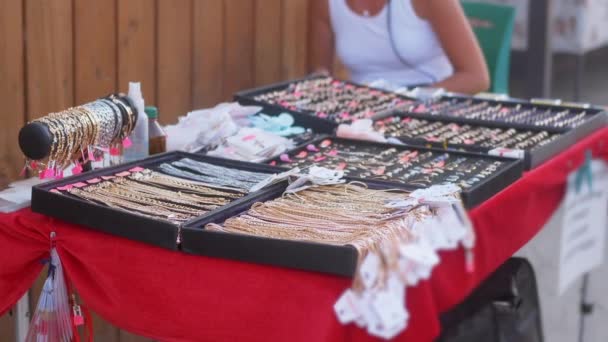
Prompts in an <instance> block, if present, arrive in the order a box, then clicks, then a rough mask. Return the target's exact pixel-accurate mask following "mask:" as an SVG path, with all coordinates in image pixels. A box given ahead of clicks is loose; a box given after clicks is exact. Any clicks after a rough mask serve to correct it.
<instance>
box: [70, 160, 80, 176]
mask: <svg viewBox="0 0 608 342" xmlns="http://www.w3.org/2000/svg"><path fill="white" fill-rule="evenodd" d="M80 173H82V165H80V164H79V163H76V165H75V166H74V167H73V168H72V174H73V175H77V174H80Z"/></svg>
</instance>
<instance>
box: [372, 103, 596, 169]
mask: <svg viewBox="0 0 608 342" xmlns="http://www.w3.org/2000/svg"><path fill="white" fill-rule="evenodd" d="M394 116H398V117H402V118H403V117H411V118H416V119H421V120H427V121H431V122H444V123H446V124H449V123H456V124H464V123H462V121H459V120H455V119H457V118H452V117H449V118H446V117H444V116H442V117H437V116H436V115H431V116H429V117H424V118H422V117H419V116H418V115H415V114H412V113H409V112H398V113H394V114H393V115H391V116H386V117H384V118H387V117H394ZM600 118H601V116H599V117H597V118H593V119H591V120H588V121H585V122H584V123H583V124H581V125H580V126H577V127H575V128H572V129H569V130H563V129H555V128H546V129H543V128H540V127H537V126H525V127H526V128H521V127H519V125H518V127H513V126H509V125H508V124H505V123H502V122H494V121H483V123H482V124H478V123H476V124H468V123H466V124H468V125H470V126H476V127H488V128H501V129H508V128H514V129H517V130H521V131H532V132H541V131H545V132H548V133H551V134H560V136H559V137H558V138H557V139H555V140H553V141H551V142H549V143H548V144H546V145H543V146H538V147H534V148H531V149H526V150H523V151H524V158H523V162H524V168H525V170H526V171H528V170H531V169H534V168H536V167H537V166H539V165H540V164H542V163H544V162H546V161H547V160H549V159H551V158H553V157H554V156H556V155H558V154H559V153H561V152H563V151H564V150H566V149H567V148H568V147H570V146H572V145H574V144H575V143H577V142H578V141H580V140H582V139H583V138H585V137H586V136H588V135H589V134H591V133H592V132H594V131H596V130H598V129H600V128H601V127H603V126H604V125H600V122H598V119H600ZM378 120H380V119H377V120H376V121H378ZM396 138H397V139H399V140H400V141H402V142H403V143H405V144H408V145H415V146H426V147H432V148H443V147H444V143H443V142H439V141H436V142H433V141H428V140H425V139H419V138H410V137H396ZM447 146H448V149H453V150H458V151H470V152H477V153H488V152H489V151H491V150H492V149H493V148H488V147H482V146H479V145H474V144H473V145H466V144H449V143H448V144H447ZM498 147H499V146H496V147H495V148H498Z"/></svg>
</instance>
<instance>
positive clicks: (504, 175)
mask: <svg viewBox="0 0 608 342" xmlns="http://www.w3.org/2000/svg"><path fill="white" fill-rule="evenodd" d="M325 139H330V140H332V141H334V142H338V143H343V144H348V145H350V146H355V147H362V148H365V147H366V146H376V147H381V148H386V149H389V148H396V149H397V150H398V151H402V150H417V151H419V152H422V153H424V152H434V153H438V154H444V153H448V154H449V155H451V156H461V157H465V158H467V159H471V160H479V159H483V160H489V161H501V162H503V163H504V164H503V165H502V166H501V167H500V168H498V169H497V170H496V171H495V172H494V173H493V174H492V175H491V176H489V177H487V178H485V179H482V180H481V181H480V182H478V183H477V184H475V185H473V186H472V187H470V188H467V189H462V192H461V196H462V200H463V202H464V205H465V207H466V208H468V209H471V208H474V207H475V206H477V205H479V204H481V203H483V202H484V201H486V200H487V199H489V198H490V197H492V196H494V195H495V194H497V193H498V192H500V191H502V190H503V189H504V188H506V187H507V186H509V185H511V184H512V183H513V182H515V181H516V180H518V179H519V178H521V176H522V174H523V171H524V165H523V162H522V161H521V160H519V159H513V158H505V157H498V156H490V155H487V154H483V153H476V152H465V151H456V150H444V149H438V148H429V147H423V146H416V145H408V144H404V145H399V144H387V143H378V142H370V141H363V140H352V139H343V138H336V137H332V136H324V137H323V136H322V137H319V138H318V139H316V140H315V141H313V142H311V144H314V145H316V144H319V143H320V142H321V141H323V140H325ZM304 150H306V145H300V146H298V147H296V148H295V149H293V150H291V151H289V152H288V153H287V154H288V155H289V156H295V155H297V154H298V153H299V152H301V151H304ZM266 163H267V164H268V163H276V165H277V166H279V167H282V168H283V169H290V168H292V167H293V166H289V165H290V164H288V163H284V162H282V161H281V160H280V157H279V158H273V159H270V160H267V161H266ZM345 176H347V177H348V178H350V179H354V180H359V181H364V182H365V183H367V184H374V185H379V186H392V187H395V188H402V189H406V190H416V189H420V188H423V187H422V186H416V185H411V184H404V183H402V182H399V180H398V179H392V180H379V179H368V178H361V177H359V176H358V175H354V174H346V175H345Z"/></svg>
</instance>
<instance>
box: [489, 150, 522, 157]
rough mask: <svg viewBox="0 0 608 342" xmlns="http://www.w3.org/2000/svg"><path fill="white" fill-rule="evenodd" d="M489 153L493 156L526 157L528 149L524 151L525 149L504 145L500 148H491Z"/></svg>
mask: <svg viewBox="0 0 608 342" xmlns="http://www.w3.org/2000/svg"><path fill="white" fill-rule="evenodd" d="M488 154H489V155H491V156H497V157H507V158H513V159H524V158H525V157H526V151H524V150H518V149H513V148H504V147H499V148H495V149H493V150H490V151H488Z"/></svg>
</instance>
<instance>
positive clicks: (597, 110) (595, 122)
mask: <svg viewBox="0 0 608 342" xmlns="http://www.w3.org/2000/svg"><path fill="white" fill-rule="evenodd" d="M443 100H457V101H461V102H463V101H469V100H470V101H472V102H473V103H474V104H475V103H480V102H489V103H492V104H494V105H499V104H500V105H504V106H517V105H519V106H522V107H524V108H537V109H541V110H566V109H570V110H575V109H578V110H581V111H583V110H584V111H586V112H587V116H588V117H587V118H586V119H585V120H584V121H583V122H582V123H581V124H580V125H578V126H576V127H564V128H556V127H553V126H534V125H526V124H521V123H513V122H497V121H492V120H483V119H469V118H463V117H458V116H452V115H449V114H446V113H445V112H418V113H416V112H409V113H408V115H410V116H412V117H414V118H419V119H433V118H435V119H441V120H449V121H452V122H455V123H459V124H471V125H480V126H483V125H486V124H488V123H495V124H497V125H498V124H501V125H504V126H500V127H506V128H515V129H524V130H525V129H529V128H530V127H534V128H536V129H541V130H544V131H553V132H561V133H565V132H567V131H569V130H571V129H573V128H575V129H580V132H584V131H586V132H587V134H589V133H590V132H592V131H593V130H596V129H598V128H600V127H602V126H605V125H606V124H607V123H608V113H606V111H605V109H604V108H602V107H595V106H591V105H581V106H577V105H576V104H572V105H567V104H562V105H560V104H546V103H540V102H533V101H526V100H522V99H515V98H509V99H505V100H495V99H487V98H482V97H472V96H465V95H454V94H450V95H443V96H441V97H439V98H438V99H435V100H432V101H431V102H433V101H443ZM389 115H390V114H386V113H385V114H383V115H376V116H375V117H374V119H380V118H383V117H387V116H389ZM497 127H498V126H497ZM590 129H591V130H590Z"/></svg>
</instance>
